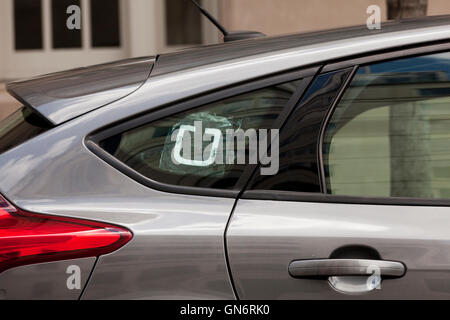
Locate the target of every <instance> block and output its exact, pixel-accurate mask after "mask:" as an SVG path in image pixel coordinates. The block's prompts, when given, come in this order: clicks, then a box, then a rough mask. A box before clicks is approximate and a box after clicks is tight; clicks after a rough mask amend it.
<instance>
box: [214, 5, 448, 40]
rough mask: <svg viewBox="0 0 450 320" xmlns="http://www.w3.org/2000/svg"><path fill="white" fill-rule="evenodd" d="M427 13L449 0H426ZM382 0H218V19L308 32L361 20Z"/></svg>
mask: <svg viewBox="0 0 450 320" xmlns="http://www.w3.org/2000/svg"><path fill="white" fill-rule="evenodd" d="M428 3H429V5H428V14H429V15H437V14H450V0H429V1H428ZM373 4H375V5H379V6H380V7H381V14H382V17H381V18H382V21H385V20H386V0H221V20H222V21H223V23H224V25H225V26H226V27H227V28H229V29H230V30H257V31H261V32H264V33H266V34H267V35H276V34H283V33H296V32H308V31H313V30H320V29H331V28H336V27H344V26H351V25H361V24H365V23H366V20H367V17H368V15H367V13H366V9H367V7H368V6H369V5H373Z"/></svg>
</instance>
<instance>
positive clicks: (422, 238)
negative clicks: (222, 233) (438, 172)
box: [227, 199, 450, 299]
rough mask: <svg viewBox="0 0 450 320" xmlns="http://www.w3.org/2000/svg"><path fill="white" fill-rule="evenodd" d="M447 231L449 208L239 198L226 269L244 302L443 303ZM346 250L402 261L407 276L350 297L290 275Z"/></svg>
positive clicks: (449, 294)
mask: <svg viewBox="0 0 450 320" xmlns="http://www.w3.org/2000/svg"><path fill="white" fill-rule="evenodd" d="M449 225H450V209H449V208H447V207H432V206H429V207H425V206H389V205H382V206H380V205H357V204H342V203H341V204H338V203H313V202H296V201H270V200H247V199H241V200H239V201H238V203H237V205H236V208H235V210H234V213H233V217H232V219H231V222H230V225H229V228H228V232H227V246H228V253H229V260H230V268H231V272H232V274H233V280H234V283H235V286H236V290H237V292H238V296H239V298H241V299H348V298H353V299H355V298H360V299H424V298H426V299H448V298H450V233H449ZM348 245H364V246H369V247H372V248H373V249H375V250H377V251H378V252H379V254H380V256H381V258H382V259H383V260H390V261H400V262H402V263H404V264H405V265H406V268H407V271H406V274H405V276H404V277H402V278H399V279H388V280H384V281H383V282H382V283H381V289H380V290H373V291H372V292H369V293H366V294H363V295H358V296H355V295H349V294H343V293H340V292H338V291H336V290H334V289H333V288H332V287H331V286H330V285H329V283H328V281H327V280H326V279H324V280H316V279H294V278H292V277H291V276H290V275H289V273H288V266H289V263H290V262H291V261H293V260H302V259H327V258H329V257H330V255H331V254H332V252H333V251H334V250H336V249H338V248H340V247H344V246H348Z"/></svg>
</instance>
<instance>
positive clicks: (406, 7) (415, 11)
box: [387, 0, 428, 20]
mask: <svg viewBox="0 0 450 320" xmlns="http://www.w3.org/2000/svg"><path fill="white" fill-rule="evenodd" d="M427 6H428V0H387V11H388V12H387V16H388V19H389V20H394V19H402V18H414V17H423V16H426V15H427Z"/></svg>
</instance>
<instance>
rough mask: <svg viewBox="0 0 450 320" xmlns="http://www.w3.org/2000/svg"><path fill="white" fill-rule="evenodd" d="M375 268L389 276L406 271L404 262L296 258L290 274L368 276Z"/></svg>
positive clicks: (297, 275) (312, 276)
mask: <svg viewBox="0 0 450 320" xmlns="http://www.w3.org/2000/svg"><path fill="white" fill-rule="evenodd" d="M374 270H377V273H378V274H379V275H380V276H383V277H388V278H399V277H402V276H403V275H404V274H405V272H406V268H405V265H404V264H403V263H401V262H396V261H385V260H366V259H316V260H296V261H292V262H291V263H290V264H289V274H290V275H291V276H292V277H294V278H321V277H334V276H367V275H371V274H372V273H373V272H374Z"/></svg>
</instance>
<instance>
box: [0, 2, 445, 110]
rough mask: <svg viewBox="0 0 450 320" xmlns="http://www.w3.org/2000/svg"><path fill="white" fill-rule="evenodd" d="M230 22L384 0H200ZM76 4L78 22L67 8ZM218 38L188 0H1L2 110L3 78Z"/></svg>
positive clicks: (2, 105)
mask: <svg viewBox="0 0 450 320" xmlns="http://www.w3.org/2000/svg"><path fill="white" fill-rule="evenodd" d="M199 2H200V3H201V4H202V5H203V6H204V7H205V8H206V9H208V10H209V11H210V12H211V13H212V14H213V15H214V16H216V17H218V19H219V20H220V21H221V22H222V24H223V25H224V26H225V27H226V28H228V29H230V30H258V31H261V32H264V33H266V34H267V35H277V34H283V33H295V32H308V31H313V30H321V29H329V28H335V27H341V26H349V25H358V24H365V22H366V19H367V16H368V15H367V13H366V9H367V7H368V6H369V5H373V4H376V5H379V6H380V7H381V9H382V21H385V20H386V0H199ZM71 5H77V6H79V7H80V8H81V17H82V19H81V20H82V22H81V30H69V29H68V28H67V27H66V21H67V18H68V17H69V14H67V13H66V10H67V8H68V7H69V6H71ZM427 14H428V15H437V14H450V0H428V9H427ZM220 41H221V37H220V34H219V33H218V32H217V30H216V29H215V28H214V27H213V26H212V25H211V24H210V23H209V22H208V21H207V20H206V19H205V18H204V17H202V16H201V15H200V14H199V12H198V10H197V9H196V8H195V7H194V6H193V5H192V4H191V2H190V1H189V0H1V1H0V118H3V117H4V116H5V115H6V114H8V113H10V112H11V110H14V109H15V108H17V103H16V102H14V100H13V99H11V98H10V97H8V96H7V95H6V94H5V93H4V85H3V84H2V83H4V82H6V81H10V80H14V79H19V78H24V77H30V76H34V75H38V74H44V73H50V72H55V71H60V70H64V69H69V68H75V67H80V66H86V65H91V64H97V63H102V62H107V61H113V60H118V59H124V58H130V57H137V56H146V55H153V54H156V53H162V52H170V51H173V50H179V49H182V48H186V47H192V46H198V45H202V44H212V43H218V42H220Z"/></svg>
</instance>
